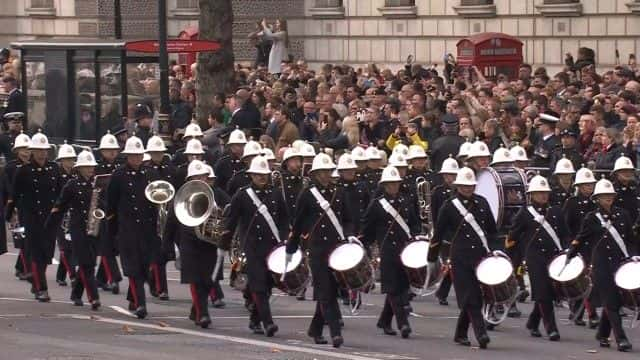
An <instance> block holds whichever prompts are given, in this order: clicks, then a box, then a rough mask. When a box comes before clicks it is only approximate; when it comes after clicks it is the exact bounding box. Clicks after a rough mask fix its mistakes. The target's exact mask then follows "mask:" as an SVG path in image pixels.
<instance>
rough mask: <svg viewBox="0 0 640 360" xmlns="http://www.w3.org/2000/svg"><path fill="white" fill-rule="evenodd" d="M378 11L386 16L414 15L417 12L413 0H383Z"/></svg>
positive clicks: (402, 16)
mask: <svg viewBox="0 0 640 360" xmlns="http://www.w3.org/2000/svg"><path fill="white" fill-rule="evenodd" d="M378 11H380V13H382V16H384V17H386V18H409V17H416V15H417V13H418V11H417V8H416V2H415V0H385V2H384V7H381V8H378Z"/></svg>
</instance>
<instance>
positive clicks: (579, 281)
mask: <svg viewBox="0 0 640 360" xmlns="http://www.w3.org/2000/svg"><path fill="white" fill-rule="evenodd" d="M566 262H567V254H560V255H557V256H556V257H555V258H553V260H551V263H549V267H548V268H547V270H548V272H549V277H550V278H551V280H552V281H553V289H554V290H555V292H556V295H557V296H558V298H559V299H563V300H567V301H575V300H581V299H584V298H585V297H587V296H589V291H591V278H590V277H589V273H588V270H587V267H586V265H585V263H584V260H582V257H580V256H576V257H574V258H573V259H571V261H570V262H569V264H567V266H565V263H566Z"/></svg>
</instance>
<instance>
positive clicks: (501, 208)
mask: <svg viewBox="0 0 640 360" xmlns="http://www.w3.org/2000/svg"><path fill="white" fill-rule="evenodd" d="M483 172H488V173H489V175H491V178H492V179H493V180H494V182H495V185H496V190H498V214H497V215H496V216H494V220H495V221H496V225H497V226H498V227H500V225H501V224H502V216H503V215H504V188H503V185H502V178H500V175H498V174H499V172H498V171H497V170H496V169H494V168H492V167H490V166H489V167H486V168H484V169H482V171H481V172H480V173H479V174H478V177H477V179H478V185H480V177H481V176H482V173H483ZM478 185H476V190H475V191H474V194H476V195H479V196H482V197H483V198H484V195H482V194H478V193H477V192H476V191H477V190H478V189H479V188H480V187H479V186H478ZM485 200H487V202H488V203H489V199H487V198H485ZM489 208H491V203H489ZM491 215H493V210H491Z"/></svg>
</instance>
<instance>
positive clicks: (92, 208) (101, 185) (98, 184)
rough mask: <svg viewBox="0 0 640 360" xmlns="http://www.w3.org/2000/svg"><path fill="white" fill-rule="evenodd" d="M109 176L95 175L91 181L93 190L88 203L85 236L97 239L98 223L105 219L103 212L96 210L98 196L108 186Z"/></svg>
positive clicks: (98, 232)
mask: <svg viewBox="0 0 640 360" xmlns="http://www.w3.org/2000/svg"><path fill="white" fill-rule="evenodd" d="M110 180H111V175H110V174H106V175H97V176H96V177H95V178H94V179H93V184H92V187H93V190H92V192H91V201H90V202H89V215H87V235H89V236H94V237H97V236H98V234H100V223H101V222H102V219H104V217H105V213H104V210H102V209H100V208H98V200H99V198H100V194H102V191H104V190H105V189H106V188H107V186H108V185H109V181H110Z"/></svg>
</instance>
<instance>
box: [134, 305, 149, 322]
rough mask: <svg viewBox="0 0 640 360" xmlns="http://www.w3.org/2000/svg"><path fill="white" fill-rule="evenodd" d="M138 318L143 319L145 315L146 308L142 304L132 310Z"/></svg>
mask: <svg viewBox="0 0 640 360" xmlns="http://www.w3.org/2000/svg"><path fill="white" fill-rule="evenodd" d="M133 314H134V315H135V316H137V317H138V319H144V318H146V317H147V308H146V307H144V306H138V308H137V309H136V310H135V311H134V312H133Z"/></svg>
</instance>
